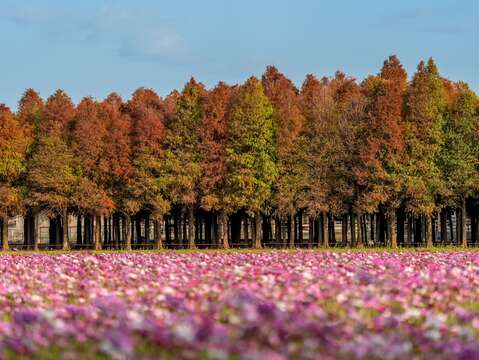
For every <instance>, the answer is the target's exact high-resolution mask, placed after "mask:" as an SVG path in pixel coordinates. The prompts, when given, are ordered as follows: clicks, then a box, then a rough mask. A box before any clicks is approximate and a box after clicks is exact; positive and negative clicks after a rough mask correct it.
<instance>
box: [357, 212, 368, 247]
mask: <svg viewBox="0 0 479 360" xmlns="http://www.w3.org/2000/svg"><path fill="white" fill-rule="evenodd" d="M356 219H357V221H359V234H358V241H357V244H355V246H357V247H358V248H363V247H364V236H365V235H366V231H365V230H366V228H365V226H364V222H365V221H364V220H365V219H364V216H362V215H361V214H360V213H359V212H357V213H356Z"/></svg>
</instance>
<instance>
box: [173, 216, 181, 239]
mask: <svg viewBox="0 0 479 360" xmlns="http://www.w3.org/2000/svg"><path fill="white" fill-rule="evenodd" d="M179 217H180V214H179V211H176V210H175V212H174V214H173V241H174V242H175V244H177V245H183V243H182V241H181V239H180V224H179V223H180V219H179Z"/></svg>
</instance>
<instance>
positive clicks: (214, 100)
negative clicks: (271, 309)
mask: <svg viewBox="0 0 479 360" xmlns="http://www.w3.org/2000/svg"><path fill="white" fill-rule="evenodd" d="M234 92H235V89H234V88H232V87H231V86H228V85H227V84H225V83H223V82H220V83H219V84H218V85H217V86H216V87H215V88H214V89H212V90H211V91H209V92H208V94H207V97H206V99H205V103H204V117H203V124H202V126H201V128H200V146H199V150H200V154H201V155H200V157H201V174H202V176H201V182H200V187H201V191H200V192H201V199H200V204H201V207H202V208H203V209H204V210H206V211H210V212H215V213H219V227H220V230H219V234H218V235H219V237H220V240H221V245H222V246H223V247H224V248H228V247H229V244H228V236H227V226H228V221H227V217H228V215H229V214H228V213H227V212H226V211H225V203H224V196H225V191H224V190H225V183H226V176H227V172H226V145H227V140H228V138H227V121H228V112H229V111H230V108H231V102H232V98H233V96H234ZM208 231H211V230H210V229H208Z"/></svg>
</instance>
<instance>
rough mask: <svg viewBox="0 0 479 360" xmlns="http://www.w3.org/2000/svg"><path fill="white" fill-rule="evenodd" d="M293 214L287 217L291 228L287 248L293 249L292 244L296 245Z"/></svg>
mask: <svg viewBox="0 0 479 360" xmlns="http://www.w3.org/2000/svg"><path fill="white" fill-rule="evenodd" d="M295 215H296V214H295V212H294V211H293V212H292V213H291V215H290V216H289V219H290V223H291V226H290V227H289V247H290V248H294V244H295V243H296V229H295V221H294V218H295Z"/></svg>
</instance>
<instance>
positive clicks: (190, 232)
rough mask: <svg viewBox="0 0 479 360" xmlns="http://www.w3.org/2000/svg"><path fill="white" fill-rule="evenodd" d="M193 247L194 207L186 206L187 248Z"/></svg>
mask: <svg viewBox="0 0 479 360" xmlns="http://www.w3.org/2000/svg"><path fill="white" fill-rule="evenodd" d="M194 248H195V209H194V207H193V205H190V206H188V249H194Z"/></svg>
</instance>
